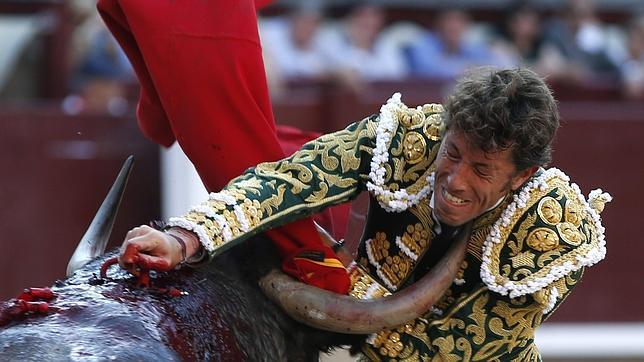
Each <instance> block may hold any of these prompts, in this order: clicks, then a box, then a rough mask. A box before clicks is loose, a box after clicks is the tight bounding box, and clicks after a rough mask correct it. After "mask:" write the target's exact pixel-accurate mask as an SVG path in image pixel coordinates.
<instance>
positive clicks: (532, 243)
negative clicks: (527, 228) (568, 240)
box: [527, 228, 559, 251]
mask: <svg viewBox="0 0 644 362" xmlns="http://www.w3.org/2000/svg"><path fill="white" fill-rule="evenodd" d="M527 243H528V246H529V247H531V248H532V249H534V250H537V251H548V250H552V249H554V248H556V247H557V245H559V237H557V233H555V232H554V231H552V230H550V229H548V228H537V229H535V230H533V231H532V232H530V234H528V239H527Z"/></svg>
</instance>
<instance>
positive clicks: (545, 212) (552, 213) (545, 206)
mask: <svg viewBox="0 0 644 362" xmlns="http://www.w3.org/2000/svg"><path fill="white" fill-rule="evenodd" d="M537 213H538V214H539V216H540V217H541V219H542V220H543V221H545V222H546V223H548V224H550V225H557V224H558V223H559V222H561V217H562V214H563V210H562V209H561V205H559V202H557V200H555V199H553V198H552V197H544V198H543V199H541V201H539V206H538V207H537Z"/></svg>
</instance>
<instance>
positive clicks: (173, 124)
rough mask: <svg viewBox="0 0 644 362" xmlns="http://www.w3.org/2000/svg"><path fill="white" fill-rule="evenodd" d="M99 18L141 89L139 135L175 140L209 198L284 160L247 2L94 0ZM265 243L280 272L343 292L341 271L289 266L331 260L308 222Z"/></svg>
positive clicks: (254, 19)
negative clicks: (272, 247)
mask: <svg viewBox="0 0 644 362" xmlns="http://www.w3.org/2000/svg"><path fill="white" fill-rule="evenodd" d="M267 2H268V1H257V3H258V4H257V5H265V3H267ZM259 3H261V4H259ZM98 9H99V12H100V14H101V16H102V17H103V20H104V21H105V23H106V25H107V26H108V28H109V29H110V31H111V32H112V33H113V34H114V36H115V37H116V39H117V40H118V41H119V43H120V45H121V47H122V48H123V49H124V51H125V53H126V54H127V56H128V57H129V59H130V61H131V63H132V65H133V66H134V70H135V72H136V75H137V77H138V79H139V81H140V84H141V94H140V99H139V103H138V106H137V119H138V122H139V126H140V128H141V130H142V131H143V133H144V134H145V135H146V136H147V137H149V138H150V139H152V140H153V141H155V142H157V143H159V144H161V145H164V146H169V145H171V144H172V143H173V142H174V141H175V140H176V141H178V142H179V144H180V145H181V148H182V149H183V150H184V152H185V153H186V155H187V156H188V158H189V159H190V160H191V161H192V163H193V164H194V165H195V168H196V169H197V172H198V173H199V175H200V177H201V179H202V181H203V182H204V184H205V185H206V188H207V189H208V190H209V191H217V190H220V189H221V188H222V187H223V186H224V185H225V184H226V183H227V182H228V181H229V180H230V179H232V178H234V177H235V176H238V175H239V174H241V173H242V172H243V171H244V170H245V169H247V168H248V167H250V166H253V165H256V164H257V163H259V162H263V161H274V160H278V159H280V158H283V157H284V153H283V151H282V149H281V148H280V145H279V143H278V140H277V137H276V133H275V123H274V120H273V114H272V110H271V104H270V98H269V94H268V88H267V85H266V76H265V71H264V64H263V60H262V53H261V52H262V50H261V45H260V43H259V36H258V30H257V17H256V4H255V2H253V1H252V0H235V1H229V0H218V1H215V0H208V1H204V0H181V1H176V0H99V2H98ZM231 155H234V157H231ZM268 235H269V237H270V238H271V239H272V240H273V241H274V242H275V244H276V245H277V247H278V249H279V250H280V251H281V253H282V255H283V256H284V261H283V264H282V266H283V269H284V270H285V271H286V272H287V273H289V274H291V275H292V276H294V277H297V278H299V279H300V280H302V281H304V282H307V283H309V284H313V285H316V286H319V287H321V288H324V289H328V290H332V291H336V292H339V293H346V292H347V290H348V288H349V278H348V275H347V274H346V271H345V270H344V269H341V268H337V267H331V266H329V267H325V266H320V265H319V264H315V263H308V262H307V261H306V260H305V259H301V258H297V260H293V258H294V257H295V256H297V255H298V254H300V253H301V252H303V251H323V252H324V254H325V256H326V257H327V258H335V255H334V254H333V252H332V251H331V250H330V249H329V248H328V247H326V246H324V245H323V244H322V243H321V241H320V238H319V236H318V234H317V232H316V230H315V228H314V226H313V223H312V221H311V220H310V219H305V220H301V221H298V222H295V223H292V224H290V225H287V226H284V227H282V228H279V229H274V230H271V231H269V232H268Z"/></svg>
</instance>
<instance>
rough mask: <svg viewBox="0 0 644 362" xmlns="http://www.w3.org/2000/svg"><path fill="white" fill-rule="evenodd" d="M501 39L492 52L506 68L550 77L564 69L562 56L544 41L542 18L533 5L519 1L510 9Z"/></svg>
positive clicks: (494, 44)
mask: <svg viewBox="0 0 644 362" xmlns="http://www.w3.org/2000/svg"><path fill="white" fill-rule="evenodd" d="M498 35H499V36H498V37H497V39H496V40H495V41H494V42H493V45H492V48H493V51H494V52H495V53H496V54H497V55H498V56H499V57H500V59H502V63H503V64H504V65H506V66H509V67H519V66H524V67H528V68H531V69H532V70H534V71H536V72H537V73H539V74H541V75H542V76H549V77H557V76H558V75H559V72H560V71H561V70H562V69H563V65H564V64H565V60H564V58H563V55H562V54H561V53H560V52H559V50H558V49H557V48H556V47H554V46H553V45H551V44H548V43H546V42H545V41H544V37H543V32H542V19H541V14H539V12H538V11H537V9H536V8H535V7H534V6H532V5H531V4H530V3H527V2H524V1H521V0H519V1H516V2H515V3H514V4H513V5H512V6H510V7H509V9H508V11H507V13H506V16H505V18H504V21H503V23H502V24H501V25H500V27H499V34H498Z"/></svg>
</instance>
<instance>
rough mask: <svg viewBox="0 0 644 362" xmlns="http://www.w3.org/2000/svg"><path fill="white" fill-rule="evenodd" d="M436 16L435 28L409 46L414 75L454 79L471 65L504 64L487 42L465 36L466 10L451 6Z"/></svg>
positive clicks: (467, 26) (467, 23) (467, 28)
mask: <svg viewBox="0 0 644 362" xmlns="http://www.w3.org/2000/svg"><path fill="white" fill-rule="evenodd" d="M436 18H437V19H438V20H437V23H436V29H435V31H434V32H430V31H428V32H426V33H425V34H423V36H421V37H420V38H419V39H417V41H416V42H415V43H414V44H412V45H411V47H410V48H409V53H408V55H409V63H410V68H411V71H412V72H413V73H414V74H416V75H419V76H422V77H426V78H435V79H442V80H452V79H454V78H456V77H458V76H459V75H461V74H463V73H464V72H465V71H466V70H467V69H468V68H470V67H474V66H481V65H493V66H499V65H502V64H501V60H500V59H498V58H497V57H496V56H495V55H494V53H493V52H492V51H491V50H490V48H489V47H488V46H487V45H486V44H483V43H481V42H477V41H473V40H469V39H468V38H467V37H466V36H465V35H466V33H467V31H468V30H469V27H470V21H469V17H468V15H467V14H466V13H465V12H463V11H461V10H457V9H448V10H444V11H442V12H441V13H440V14H438V15H437V17H436Z"/></svg>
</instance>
